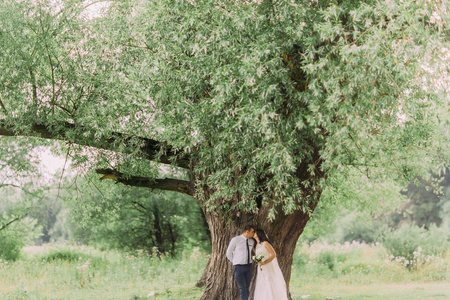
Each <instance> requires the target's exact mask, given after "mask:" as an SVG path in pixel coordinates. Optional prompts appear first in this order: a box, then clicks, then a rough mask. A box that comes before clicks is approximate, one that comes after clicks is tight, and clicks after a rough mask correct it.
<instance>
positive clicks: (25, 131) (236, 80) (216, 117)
mask: <svg viewBox="0 0 450 300" xmlns="http://www.w3.org/2000/svg"><path fill="white" fill-rule="evenodd" d="M81 2H82V1H63V2H57V1H45V0H41V1H29V2H28V1H20V2H16V1H13V0H8V1H4V2H3V3H2V4H1V5H0V12H1V16H0V25H1V26H0V27H1V31H0V53H1V56H0V68H1V70H0V71H1V73H0V80H1V83H2V85H1V86H0V104H1V115H0V118H1V119H0V134H1V135H5V136H13V135H14V136H16V135H26V136H30V135H31V136H39V137H42V138H47V139H60V140H64V141H67V142H68V143H69V144H70V147H71V149H72V150H74V149H76V150H77V153H79V154H80V157H81V158H82V156H83V155H85V154H86V152H85V151H84V150H83V148H82V147H78V146H76V145H79V146H84V147H86V146H89V147H95V148H98V149H104V150H105V151H106V152H105V154H104V155H103V156H100V155H98V156H97V157H100V159H98V161H99V164H100V165H101V164H102V163H104V164H105V163H107V162H108V161H109V164H110V165H113V166H114V167H108V168H106V167H104V166H103V167H102V168H99V170H98V172H99V173H101V174H103V175H104V176H105V177H104V178H111V179H114V180H116V181H118V182H121V183H123V184H127V185H132V186H141V187H148V188H153V189H163V190H172V191H177V192H181V193H186V194H189V195H192V196H194V197H195V198H196V199H197V201H198V203H199V204H200V205H201V207H202V209H203V212H204V214H205V216H206V220H207V222H208V226H209V230H210V232H211V239H212V254H211V259H210V262H209V266H207V269H206V288H205V292H204V295H203V298H202V299H227V300H229V299H234V298H236V297H237V289H236V285H235V281H234V279H233V268H232V266H231V264H230V263H229V262H228V261H227V260H226V258H225V250H226V247H227V245H228V242H229V240H230V239H231V237H233V236H234V235H237V234H240V232H241V228H242V226H243V225H245V224H249V223H252V224H255V225H256V226H258V227H260V228H263V229H264V230H265V231H266V232H267V234H268V236H269V237H270V239H271V240H272V242H273V245H274V248H275V250H276V251H277V254H278V256H279V257H280V266H281V269H282V271H283V274H284V276H285V279H286V281H287V282H289V279H290V274H291V265H292V258H293V252H294V249H295V245H296V242H297V239H298V237H299V236H300V234H301V233H302V231H303V229H304V227H305V225H306V224H307V222H308V219H309V218H310V215H311V213H312V212H313V211H314V208H315V207H316V205H317V203H318V201H319V199H320V196H321V193H322V192H323V191H324V189H325V188H326V187H327V185H328V184H332V182H333V180H332V179H333V175H334V174H335V173H336V172H340V171H341V170H343V169H345V168H350V167H353V168H359V169H360V170H361V171H362V172H364V173H365V174H369V173H370V172H371V171H373V170H376V172H381V171H380V170H385V171H384V172H385V173H386V174H389V176H391V177H393V178H408V177H410V176H411V175H412V174H414V172H415V171H416V169H418V167H417V165H415V164H414V162H415V161H417V160H416V159H414V156H416V157H417V156H421V155H423V153H424V151H426V149H427V147H428V146H431V145H435V144H432V143H431V142H430V141H431V139H432V138H433V134H434V131H433V130H434V128H435V126H436V125H437V122H438V121H439V120H441V121H442V118H441V119H438V118H436V114H435V112H436V107H438V106H439V102H438V101H437V100H438V98H436V97H434V96H433V95H434V94H435V90H434V89H433V87H434V85H433V84H432V82H429V81H428V78H429V77H430V76H431V75H432V72H430V70H433V62H436V61H437V59H438V58H439V55H442V53H443V52H442V51H441V50H442V43H443V41H445V40H443V37H445V36H444V35H445V33H448V28H447V27H446V24H447V23H446V22H447V17H448V16H447V15H446V14H447V13H448V9H447V7H446V6H445V5H446V4H445V1H442V2H441V1H420V0H419V1H416V0H414V1H413V0H410V1H408V0H407V1H404V0H403V1H400V0H390V1H383V0H379V1H371V0H369V1H367V0H364V1H350V0H333V1H332V0H330V1H322V0H320V1H310V0H307V1H254V2H252V1H221V0H216V1H196V0H192V1H173V0H171V1H168V0H167V1H164V0H158V1H144V0H141V1H131V0H130V1H127V0H123V1H114V2H112V3H111V2H107V3H108V5H105V7H106V8H105V12H104V13H103V14H98V13H97V14H96V15H95V17H94V16H93V14H92V12H91V14H89V13H86V10H85V9H84V8H83V7H82V4H80V3H81ZM91 7H92V6H91ZM80 16H83V17H80ZM438 125H439V124H438ZM72 145H73V146H72ZM438 146H439V145H438ZM114 153H118V154H117V155H114ZM438 153H439V152H438ZM441 153H442V152H441ZM423 157H425V156H423ZM428 157H430V160H436V159H440V157H439V155H436V156H428ZM91 159H92V156H91ZM111 159H113V160H114V162H111ZM133 160H134V163H125V162H130V161H133ZM146 161H147V162H148V163H145V162H146ZM150 161H156V162H158V163H159V164H170V165H172V166H175V167H177V168H181V169H185V170H186V171H187V173H188V174H189V180H180V179H176V178H157V176H151V174H156V173H155V172H150V173H148V172H145V168H143V167H142V166H143V165H152V164H151V163H150ZM123 165H126V167H122V166H123ZM156 166H157V165H156ZM149 174H150V175H149Z"/></svg>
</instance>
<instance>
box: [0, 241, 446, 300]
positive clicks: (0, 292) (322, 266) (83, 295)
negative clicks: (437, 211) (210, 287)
mask: <svg viewBox="0 0 450 300" xmlns="http://www.w3.org/2000/svg"><path fill="white" fill-rule="evenodd" d="M443 257H444V258H445V259H443V260H442V259H440V260H439V259H434V260H432V261H430V263H428V264H426V265H423V266H421V267H420V268H418V270H417V271H414V272H411V271H408V270H407V269H406V268H405V267H404V266H402V265H400V264H399V263H396V262H393V261H390V260H386V258H387V254H386V251H385V250H384V248H383V247H382V246H381V245H377V246H368V245H361V244H352V245H339V246H336V245H335V246H329V245H320V244H314V245H312V246H307V245H303V246H299V247H298V249H297V251H296V254H295V256H294V265H293V269H292V277H291V282H290V288H291V293H292V295H293V299H310V300H311V299H326V298H333V299H450V284H449V280H450V275H449V272H448V270H449V268H448V265H449V262H450V256H449V255H448V253H447V254H445V255H443ZM207 258H208V257H207V255H206V254H205V253H202V252H200V251H192V252H190V253H184V254H183V255H182V256H181V257H180V258H178V259H176V260H174V259H171V258H167V257H162V258H161V260H160V259H157V258H155V259H152V258H151V257H149V256H147V255H144V254H142V253H141V254H137V255H125V254H123V253H120V252H117V251H100V250H97V249H93V248H90V247H84V246H44V247H26V248H24V249H23V255H22V260H20V261H16V262H14V263H5V262H0V299H5V300H10V299H11V300H12V299H14V300H16V299H39V300H41V299H71V300H72V299H129V300H131V299H155V298H156V299H199V298H200V296H201V294H202V293H203V289H202V288H195V287H194V285H195V282H196V281H197V280H198V279H199V278H200V276H201V274H202V272H203V268H204V265H205V263H206V261H207ZM280 259H282V258H280ZM152 292H154V293H155V296H156V297H147V295H149V294H150V293H152ZM308 295H309V297H308V298H305V297H306V296H308ZM302 296H303V298H302Z"/></svg>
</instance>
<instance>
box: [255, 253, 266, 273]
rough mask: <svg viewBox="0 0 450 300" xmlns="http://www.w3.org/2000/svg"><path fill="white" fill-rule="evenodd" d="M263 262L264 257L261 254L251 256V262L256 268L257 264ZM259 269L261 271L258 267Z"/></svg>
mask: <svg viewBox="0 0 450 300" xmlns="http://www.w3.org/2000/svg"><path fill="white" fill-rule="evenodd" d="M263 260H264V255H262V254H258V255H255V256H253V261H254V262H256V267H257V266H258V263H259V262H260V261H263ZM259 269H260V270H261V271H262V268H261V267H259Z"/></svg>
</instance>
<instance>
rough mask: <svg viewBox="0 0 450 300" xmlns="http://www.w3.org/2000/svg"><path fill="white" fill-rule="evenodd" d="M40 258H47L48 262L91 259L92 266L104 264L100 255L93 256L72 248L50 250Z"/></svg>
mask: <svg viewBox="0 0 450 300" xmlns="http://www.w3.org/2000/svg"><path fill="white" fill-rule="evenodd" d="M39 259H42V260H45V261H47V262H52V261H58V260H60V261H67V262H77V261H83V262H84V261H87V260H89V261H90V265H92V267H96V266H99V265H101V264H103V260H102V259H101V258H98V257H93V256H91V255H88V254H85V253H82V252H78V251H74V250H70V249H60V250H53V251H51V252H49V253H48V254H47V255H45V256H43V257H40V258H39Z"/></svg>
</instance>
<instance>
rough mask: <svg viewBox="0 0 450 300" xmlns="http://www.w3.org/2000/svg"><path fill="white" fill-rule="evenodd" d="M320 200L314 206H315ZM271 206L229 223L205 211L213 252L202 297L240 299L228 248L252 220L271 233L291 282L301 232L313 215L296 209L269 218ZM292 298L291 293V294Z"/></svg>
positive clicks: (223, 299)
mask: <svg viewBox="0 0 450 300" xmlns="http://www.w3.org/2000/svg"><path fill="white" fill-rule="evenodd" d="M315 206H316V203H314V204H312V205H311V206H310V208H311V209H312V210H314V208H315ZM267 212H268V209H264V208H262V209H260V211H259V212H258V214H257V215H254V216H249V215H247V216H241V217H237V219H236V221H235V222H232V223H227V222H226V221H225V220H223V217H222V216H220V215H218V214H216V213H214V212H207V211H205V216H206V219H207V221H208V226H209V230H210V232H211V243H212V252H211V258H210V260H209V264H208V266H207V267H206V268H207V270H205V271H206V272H207V274H206V284H205V292H204V293H203V296H202V297H201V300H235V299H236V300H237V299H240V298H239V291H238V287H237V284H236V281H235V279H234V271H233V266H232V264H231V263H230V262H229V261H228V259H227V258H226V255H225V253H226V250H227V247H228V244H229V242H230V240H231V239H232V238H233V237H234V236H237V235H240V234H242V228H243V227H244V226H245V225H247V224H252V225H253V226H255V227H257V228H261V229H263V230H264V231H265V232H266V234H267V236H268V237H269V239H270V241H271V243H272V245H273V247H274V249H275V251H276V253H277V257H278V262H279V265H280V268H281V271H282V272H283V275H284V278H285V280H286V283H287V286H288V293H289V281H290V278H291V267H292V262H293V255H294V251H295V246H296V243H297V240H298V238H299V237H300V234H301V233H302V232H303V229H304V228H305V226H306V223H307V222H308V220H309V216H308V214H306V213H303V212H301V211H296V212H294V213H293V214H291V215H288V216H285V215H280V216H278V217H277V219H276V220H275V221H273V222H269V221H268V220H267ZM255 275H256V272H254V278H253V281H252V282H253V283H252V286H251V290H250V299H252V298H253V293H254V279H255ZM289 298H290V297H289Z"/></svg>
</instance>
